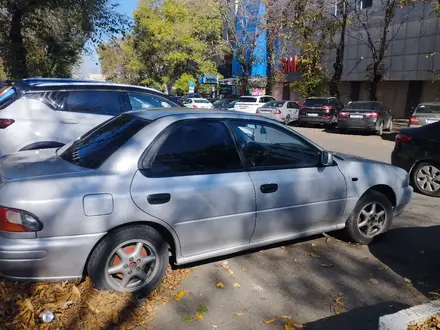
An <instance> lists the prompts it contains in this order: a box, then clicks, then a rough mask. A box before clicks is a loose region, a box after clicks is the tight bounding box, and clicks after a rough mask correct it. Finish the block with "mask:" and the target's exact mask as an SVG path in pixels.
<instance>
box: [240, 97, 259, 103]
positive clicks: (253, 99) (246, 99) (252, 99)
mask: <svg viewBox="0 0 440 330" xmlns="http://www.w3.org/2000/svg"><path fill="white" fill-rule="evenodd" d="M237 102H247V103H256V102H257V98H256V97H240V98H239V99H238V100H237Z"/></svg>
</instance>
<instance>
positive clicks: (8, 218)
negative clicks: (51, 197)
mask: <svg viewBox="0 0 440 330" xmlns="http://www.w3.org/2000/svg"><path fill="white" fill-rule="evenodd" d="M41 229H43V224H42V223H41V222H40V221H38V219H37V218H35V217H34V216H33V215H31V214H29V213H27V212H25V211H21V210H16V209H10V208H7V207H0V230H3V231H7V232H36V231H40V230H41Z"/></svg>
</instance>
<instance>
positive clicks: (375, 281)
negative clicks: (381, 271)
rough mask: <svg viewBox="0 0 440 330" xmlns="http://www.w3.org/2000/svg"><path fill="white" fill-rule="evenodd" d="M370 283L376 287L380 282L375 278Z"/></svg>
mask: <svg viewBox="0 0 440 330" xmlns="http://www.w3.org/2000/svg"><path fill="white" fill-rule="evenodd" d="M370 282H371V284H374V285H376V284H378V283H379V281H378V280H376V279H375V278H370Z"/></svg>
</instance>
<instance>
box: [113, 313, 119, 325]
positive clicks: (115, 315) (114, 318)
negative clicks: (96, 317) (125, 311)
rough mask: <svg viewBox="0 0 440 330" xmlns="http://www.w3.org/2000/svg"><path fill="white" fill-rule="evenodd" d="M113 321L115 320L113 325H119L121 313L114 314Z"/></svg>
mask: <svg viewBox="0 0 440 330" xmlns="http://www.w3.org/2000/svg"><path fill="white" fill-rule="evenodd" d="M112 320H113V324H118V322H119V313H118V312H117V311H114V312H113V315H112Z"/></svg>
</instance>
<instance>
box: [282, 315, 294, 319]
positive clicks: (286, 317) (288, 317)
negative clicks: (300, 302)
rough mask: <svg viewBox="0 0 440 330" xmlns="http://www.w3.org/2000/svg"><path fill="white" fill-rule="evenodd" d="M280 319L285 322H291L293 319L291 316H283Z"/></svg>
mask: <svg viewBox="0 0 440 330" xmlns="http://www.w3.org/2000/svg"><path fill="white" fill-rule="evenodd" d="M279 318H280V319H283V320H290V319H291V318H292V317H291V316H289V315H281V316H280V317H279Z"/></svg>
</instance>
